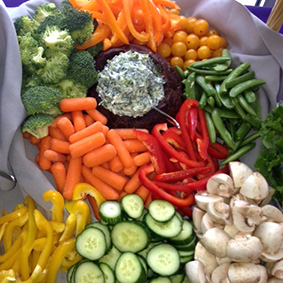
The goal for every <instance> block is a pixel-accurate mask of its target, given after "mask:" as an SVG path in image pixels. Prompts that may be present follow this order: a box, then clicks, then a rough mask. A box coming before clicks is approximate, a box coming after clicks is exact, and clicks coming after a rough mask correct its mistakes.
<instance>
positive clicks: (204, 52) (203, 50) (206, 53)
mask: <svg viewBox="0 0 283 283" xmlns="http://www.w3.org/2000/svg"><path fill="white" fill-rule="evenodd" d="M197 53H198V58H199V59H200V60H203V59H208V58H210V49H209V47H208V46H205V45H204V46H200V47H199V49H198V50H197Z"/></svg>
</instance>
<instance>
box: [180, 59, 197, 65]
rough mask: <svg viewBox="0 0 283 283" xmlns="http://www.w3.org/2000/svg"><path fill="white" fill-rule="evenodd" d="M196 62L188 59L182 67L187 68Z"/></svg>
mask: <svg viewBox="0 0 283 283" xmlns="http://www.w3.org/2000/svg"><path fill="white" fill-rule="evenodd" d="M195 62H196V61H195V60H193V59H188V60H186V61H185V62H184V65H183V66H184V67H189V66H190V65H192V64H193V63H195Z"/></svg>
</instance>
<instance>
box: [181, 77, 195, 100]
mask: <svg viewBox="0 0 283 283" xmlns="http://www.w3.org/2000/svg"><path fill="white" fill-rule="evenodd" d="M195 82H196V73H195V72H193V73H191V74H189V75H188V76H187V78H186V79H185V80H184V82H183V83H184V85H185V88H184V97H185V98H189V99H196V87H195Z"/></svg>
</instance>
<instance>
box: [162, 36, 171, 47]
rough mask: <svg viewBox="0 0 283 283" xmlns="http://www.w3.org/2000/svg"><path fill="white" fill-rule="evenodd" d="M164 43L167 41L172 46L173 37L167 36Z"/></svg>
mask: <svg viewBox="0 0 283 283" xmlns="http://www.w3.org/2000/svg"><path fill="white" fill-rule="evenodd" d="M163 42H164V43H167V44H168V45H169V46H172V44H173V39H172V38H171V37H166V38H165V39H164V40H163Z"/></svg>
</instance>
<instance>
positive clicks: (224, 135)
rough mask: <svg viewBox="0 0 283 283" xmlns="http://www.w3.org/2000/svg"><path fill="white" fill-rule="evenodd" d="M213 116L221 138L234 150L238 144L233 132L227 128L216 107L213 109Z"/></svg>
mask: <svg viewBox="0 0 283 283" xmlns="http://www.w3.org/2000/svg"><path fill="white" fill-rule="evenodd" d="M211 118H212V121H213V123H214V126H215V128H216V130H217V131H218V133H219V135H220V136H221V138H222V139H223V141H224V142H225V143H226V145H227V146H228V147H229V148H231V149H233V150H234V149H235V148H236V144H235V142H234V140H233V139H232V136H231V134H230V133H229V131H228V130H227V129H226V127H225V125H224V123H223V120H222V118H221V116H220V114H219V112H218V110H217V109H214V110H213V111H212V113H211Z"/></svg>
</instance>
